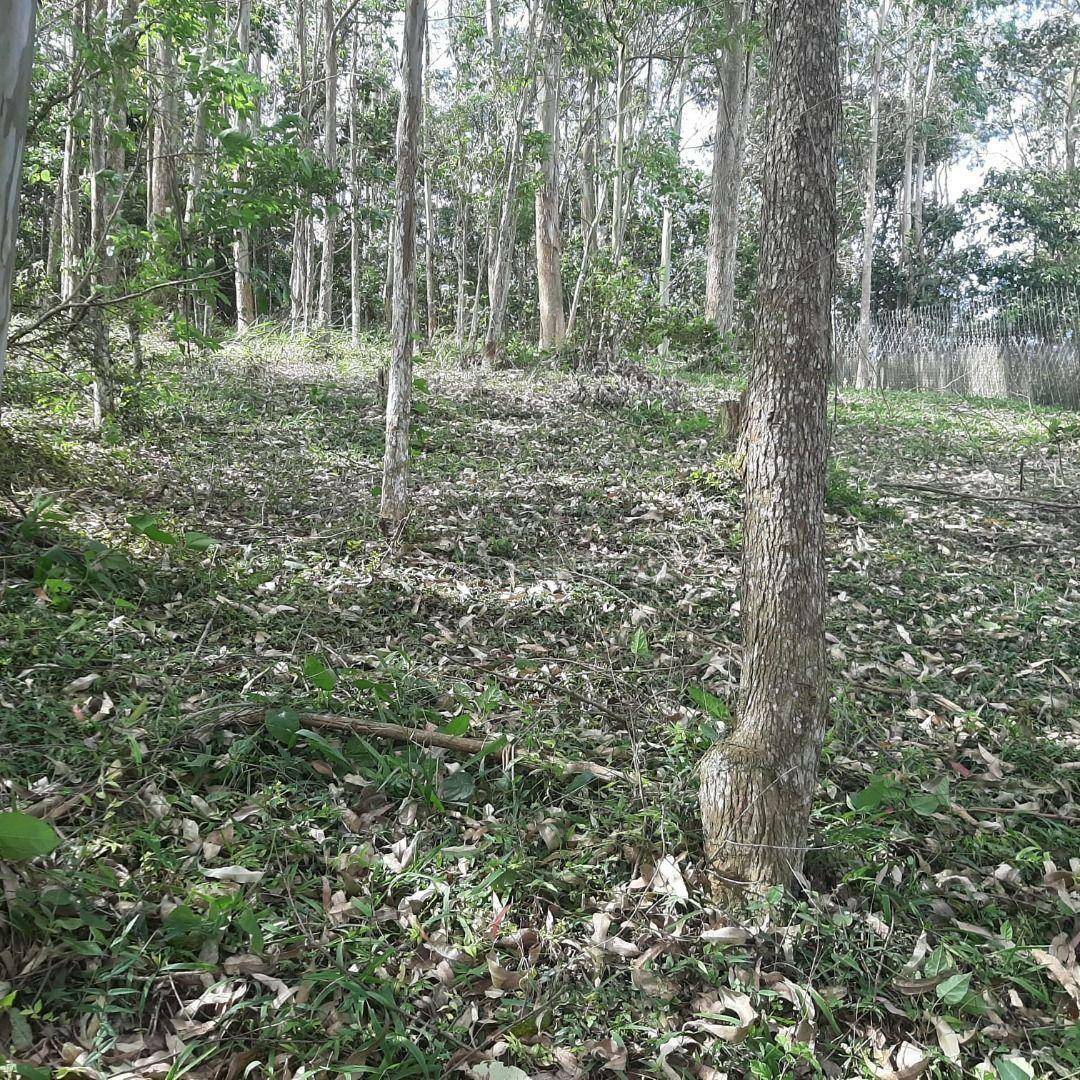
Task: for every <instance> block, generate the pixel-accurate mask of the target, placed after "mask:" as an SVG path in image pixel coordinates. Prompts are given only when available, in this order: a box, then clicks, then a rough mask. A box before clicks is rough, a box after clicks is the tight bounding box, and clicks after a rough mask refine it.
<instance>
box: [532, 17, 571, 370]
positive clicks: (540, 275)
mask: <svg viewBox="0 0 1080 1080" xmlns="http://www.w3.org/2000/svg"><path fill="white" fill-rule="evenodd" d="M541 18H542V19H543V26H542V29H541V33H542V34H543V50H544V64H543V68H542V71H541V74H540V80H539V82H540V86H539V100H538V102H537V122H538V125H539V128H540V130H541V131H542V132H543V134H544V139H545V142H544V148H543V154H542V156H541V159H540V179H539V183H538V184H537V187H536V200H535V201H536V288H537V297H538V300H539V307H540V348H541V349H554V348H558V347H559V346H560V345H562V343H563V342H564V341H565V340H566V313H565V311H564V309H563V280H562V235H561V230H560V227H559V157H558V141H559V112H558V110H559V67H560V54H561V48H560V46H559V42H558V40H557V34H558V29H557V28H556V26H555V24H554V20H553V17H552V11H551V0H546V2H545V3H544V5H543V12H542V15H541Z"/></svg>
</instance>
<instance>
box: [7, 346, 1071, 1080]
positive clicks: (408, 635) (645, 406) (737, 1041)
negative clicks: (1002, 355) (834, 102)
mask: <svg viewBox="0 0 1080 1080" xmlns="http://www.w3.org/2000/svg"><path fill="white" fill-rule="evenodd" d="M381 360H382V353H381V351H380V349H379V348H378V347H376V346H372V347H371V348H370V349H365V350H361V351H360V352H355V351H352V350H349V349H347V348H345V347H343V346H340V345H337V344H334V343H331V344H329V345H318V344H315V343H308V342H291V343H290V342H283V341H281V340H279V339H276V338H272V337H263V338H258V339H254V340H252V341H250V342H249V343H248V344H247V345H246V346H245V347H244V348H243V349H239V348H237V349H234V350H233V351H232V352H231V353H227V354H226V355H224V356H220V357H217V358H213V359H200V360H198V361H197V362H191V363H185V362H181V361H179V360H177V359H175V358H169V357H164V358H159V359H158V367H156V368H155V370H156V371H159V372H160V373H159V374H157V375H155V376H154V378H153V379H152V380H150V381H148V382H147V384H146V386H145V389H143V390H142V391H140V393H139V394H137V395H136V394H134V393H132V394H129V396H128V399H127V401H126V404H125V417H124V420H123V422H121V423H119V424H117V425H115V426H112V427H110V428H108V429H107V430H106V431H105V432H103V433H101V434H100V435H93V434H92V433H90V432H89V431H88V430H87V428H86V427H85V426H84V425H83V424H82V422H81V421H79V420H77V419H76V418H75V412H74V399H68V398H65V397H64V396H62V395H59V394H58V393H57V387H56V386H55V385H47V384H46V383H45V382H40V381H39V380H38V379H37V378H36V377H32V376H31V375H30V374H28V373H21V374H19V373H17V374H16V377H15V379H14V384H13V385H14V388H15V393H16V397H17V401H16V404H15V407H14V408H13V409H11V410H10V412H9V413H8V414H7V416H6V418H5V419H6V422H7V423H8V425H9V430H8V432H7V433H6V434H5V435H4V436H3V438H4V439H5V444H4V447H3V452H4V457H5V459H6V463H5V466H4V472H5V474H6V475H5V477H4V480H5V481H8V480H10V482H11V490H12V495H11V498H10V499H8V500H7V505H5V506H4V508H3V511H2V512H0V514H2V516H3V517H4V518H6V519H7V520H6V522H5V524H4V526H3V528H4V532H3V540H4V552H3V560H2V562H0V568H2V569H0V575H2V586H0V587H2V589H3V592H2V597H0V711H2V715H3V735H4V745H5V750H6V753H5V755H4V759H3V761H2V762H0V778H2V780H3V789H4V793H5V801H6V804H7V807H8V808H16V809H27V808H32V809H33V810H34V812H35V813H37V814H39V815H42V816H45V817H47V818H49V819H50V820H52V821H53V822H54V823H55V825H56V827H57V829H58V830H59V831H60V833H61V834H62V836H63V844H62V845H61V847H60V848H59V849H58V850H57V851H56V852H55V854H54V855H53V856H50V857H49V858H47V859H43V860H38V861H37V862H36V863H33V864H30V865H22V866H19V867H14V866H8V867H5V868H4V875H3V877H4V886H5V912H4V925H3V929H2V931H0V978H2V979H3V980H4V982H5V983H6V984H7V986H8V990H7V991H5V993H7V994H8V996H7V997H6V998H4V999H3V1001H2V1003H0V1004H2V1005H3V1007H4V1012H3V1014H2V1016H0V1042H2V1043H4V1044H6V1045H7V1047H8V1050H9V1052H10V1055H11V1057H12V1058H13V1059H17V1060H19V1061H22V1062H25V1063H30V1064H36V1065H38V1066H41V1067H45V1068H49V1067H58V1066H62V1065H65V1064H66V1065H68V1066H73V1067H74V1069H75V1073H73V1074H72V1075H87V1076H99V1075H100V1076H121V1075H123V1076H169V1077H179V1076H184V1075H192V1076H221V1077H228V1078H229V1080H232V1078H235V1077H241V1076H264V1075H274V1076H293V1075H301V1074H302V1075H307V1076H311V1075H318V1074H319V1073H320V1072H322V1071H326V1072H329V1073H331V1074H334V1075H372V1076H393V1077H406V1076H423V1075H430V1076H437V1075H441V1074H443V1073H444V1072H445V1071H446V1070H448V1069H449V1068H452V1067H453V1068H459V1069H460V1070H461V1071H462V1072H465V1073H470V1072H471V1074H472V1075H475V1076H491V1077H495V1076H502V1077H510V1076H520V1075H522V1074H521V1073H518V1072H513V1071H512V1070H513V1069H514V1068H516V1069H520V1070H523V1072H524V1074H525V1075H528V1076H544V1075H546V1076H562V1077H573V1076H581V1075H587V1074H590V1073H593V1072H597V1071H600V1070H608V1071H612V1072H616V1073H617V1072H620V1071H625V1072H627V1073H629V1074H630V1075H666V1076H675V1077H680V1076H700V1077H719V1076H723V1075H728V1076H732V1077H737V1076H749V1075H753V1076H756V1077H774V1076H775V1077H780V1076H790V1075H806V1076H815V1075H825V1076H877V1077H915V1076H918V1075H925V1076H949V1075H959V1074H963V1075H976V1074H977V1073H978V1072H979V1071H980V1070H981V1071H982V1072H985V1074H986V1075H989V1076H1000V1077H1002V1078H1006V1080H1016V1078H1021V1077H1023V1076H1030V1075H1033V1074H1035V1075H1039V1076H1055V1075H1058V1076H1070V1075H1075V1073H1076V1071H1077V1070H1078V1069H1080V1030H1078V1027H1077V1023H1076V1021H1077V1008H1078V1004H1080V983H1078V982H1077V973H1078V968H1077V959H1076V956H1077V952H1076V950H1077V943H1078V938H1080V934H1078V930H1080V920H1078V915H1080V887H1078V876H1080V859H1078V856H1080V845H1078V843H1077V828H1076V826H1077V817H1078V815H1077V804H1076V790H1077V783H1078V770H1080V710H1078V689H1077V685H1076V680H1077V678H1078V666H1080V665H1078V663H1077V659H1078V652H1080V644H1078V636H1077V628H1076V627H1077V618H1078V613H1080V569H1078V567H1077V551H1078V540H1080V510H1078V509H1077V506H1076V496H1075V490H1076V480H1077V477H1078V474H1080V472H1078V465H1080V453H1078V443H1080V439H1078V435H1080V428H1078V425H1077V422H1076V419H1075V417H1073V416H1070V415H1069V414H1064V413H1062V414H1057V415H1055V414H1052V413H1048V412H1041V411H1040V412H1032V411H1030V410H1027V409H1025V408H1024V407H1022V406H1019V405H990V404H986V403H980V404H976V403H971V402H957V401H950V400H935V399H930V398H920V397H915V396H904V395H890V396H888V397H884V398H878V397H872V396H869V395H866V396H862V397H857V396H853V397H852V398H851V399H850V400H848V399H845V400H843V401H837V402H836V403H835V406H834V408H833V420H834V425H835V430H834V440H833V441H834V454H835V459H836V464H835V465H834V467H833V469H832V472H831V474H830V480H829V491H828V496H829V511H830V529H829V535H830V548H831V551H830V560H831V577H830V581H831V595H832V602H831V613H830V628H829V644H830V651H831V657H832V661H833V688H834V699H833V716H834V725H833V729H832V731H831V734H830V736H829V741H828V745H827V748H826V756H825V763H824V769H823V776H822V781H821V790H820V793H819V798H818V801H817V808H816V811H815V817H814V822H813V839H812V843H813V850H812V851H811V853H810V857H809V859H808V866H807V875H808V879H809V880H808V882H807V885H808V886H809V890H808V891H804V894H803V895H802V896H800V897H796V898H791V897H782V896H779V895H777V896H774V897H772V898H771V899H770V902H769V903H762V904H761V905H759V906H757V907H756V908H755V909H754V910H753V911H751V912H748V913H741V914H735V913H731V912H724V911H717V910H715V909H714V908H713V907H711V906H710V903H709V901H708V898H707V897H706V896H705V895H704V894H703V892H702V888H701V878H700V874H699V872H698V865H699V850H698V844H697V837H696V821H695V804H694V762H695V761H696V759H697V758H698V757H699V755H700V754H701V752H702V751H703V749H704V748H705V746H706V745H707V744H708V742H709V740H710V739H711V738H712V737H714V736H715V734H716V733H717V732H718V731H722V730H723V727H724V724H725V722H726V719H727V717H728V709H729V707H730V706H731V705H733V704H734V697H735V688H736V686H737V680H738V655H739V651H738V634H737V631H738V599H737V592H736V586H737V580H738V557H739V556H738V552H739V546H740V539H741V538H740V526H739V516H738V480H737V476H736V473H735V469H734V465H733V462H732V460H731V457H730V454H729V452H728V448H727V447H726V446H725V443H724V440H723V437H722V436H721V434H720V432H719V429H718V425H717V423H716V418H717V416H718V415H719V411H720V404H719V403H720V402H721V401H722V400H723V399H724V398H725V397H727V396H728V392H727V391H725V390H724V388H722V387H720V386H717V385H714V384H713V383H712V382H711V381H709V380H705V379H699V380H697V381H695V382H693V383H689V382H683V383H679V384H669V383H659V382H651V381H649V380H647V379H643V380H639V381H638V382H637V383H635V385H633V386H630V387H626V386H621V385H618V384H616V383H611V384H610V385H601V384H599V383H597V381H596V380H581V379H575V378H572V377H570V376H567V375H563V374H558V373H553V372H550V371H546V370H543V369H538V370H534V371H530V372H499V373H485V374H483V375H481V376H477V375H476V374H475V373H473V372H461V371H459V370H457V369H456V368H454V367H453V366H452V365H449V364H441V363H439V362H437V361H434V360H430V361H428V362H427V363H425V364H421V365H420V366H418V369H417V374H418V376H419V378H418V381H417V398H418V401H417V416H416V430H415V433H414V439H413V444H414V452H415V487H416V499H415V512H414V514H413V517H412V519H411V520H410V522H409V524H408V527H407V529H406V532H405V535H404V536H403V537H402V538H401V541H400V543H399V544H390V543H388V542H386V541H385V540H383V539H382V538H381V537H380V536H379V535H378V532H377V529H376V528H375V512H376V509H377V484H378V480H379V475H380V458H381V445H382V438H381V414H380V406H379V402H378V397H377V386H376V382H375V379H374V371H375V369H376V365H377V364H378V363H379V362H381ZM958 492H959V493H966V494H967V495H975V496H978V498H966V497H959V496H958V494H957V493H958ZM239 705H247V706H249V707H250V706H252V705H260V706H263V707H265V708H266V709H268V710H270V711H271V716H270V720H269V721H268V723H266V724H265V725H257V726H252V725H250V724H246V723H243V722H240V721H239V720H237V719H236V718H235V714H236V707H237V706H239ZM312 712H315V713H327V712H336V713H341V714H345V715H350V716H356V717H361V718H367V719H373V720H382V721H388V722H392V723H397V724H402V725H407V726H410V727H416V728H430V729H440V730H443V731H445V732H448V733H451V734H457V735H466V736H473V737H477V738H480V739H485V740H488V741H496V747H495V748H494V750H493V752H491V753H488V754H485V755H477V756H476V757H473V758H471V759H470V758H468V757H462V756H455V755H454V754H451V753H446V752H443V751H428V750H423V749H420V748H417V747H411V746H404V747H403V746H401V745H395V744H392V743H388V742H385V741H379V740H375V739H366V738H362V737H357V736H351V737H350V736H340V735H333V734H332V733H329V732H327V731H325V730H322V729H317V728H315V727H314V726H310V727H305V726H304V722H303V716H304V714H305V713H312ZM504 742H505V743H507V744H509V745H508V746H505V747H503V746H502V744H503V743H504ZM500 747H501V748H500ZM515 755H516V756H517V760H515ZM525 757H528V758H529V759H530V760H529V761H526V760H525ZM536 759H541V761H542V763H543V767H535V764H534V763H535V760H536ZM500 1069H501V1071H500ZM508 1069H510V1070H511V1071H507V1070H508ZM302 1070H306V1071H303V1072H301V1071H302ZM24 1071H25V1072H27V1073H29V1074H32V1070H30V1069H29V1065H28V1066H27V1067H26V1068H25V1069H24Z"/></svg>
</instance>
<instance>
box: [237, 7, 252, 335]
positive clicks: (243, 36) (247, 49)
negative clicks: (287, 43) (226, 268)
mask: <svg viewBox="0 0 1080 1080" xmlns="http://www.w3.org/2000/svg"><path fill="white" fill-rule="evenodd" d="M239 21H240V30H239V35H238V39H239V40H238V42H237V45H238V48H239V53H240V63H241V64H242V65H243V68H244V70H245V71H250V70H251V0H240V20H239ZM236 126H237V127H238V128H239V129H240V130H241V131H243V132H246V131H248V130H249V124H248V117H247V116H246V115H238V116H237V117H236ZM233 264H234V275H233V276H234V284H235V287H236V332H237V333H238V334H242V333H244V332H245V331H246V330H250V329H251V327H253V326H254V325H255V319H256V312H255V289H254V287H253V286H252V282H251V231H250V230H249V229H237V230H236V238H235V240H234V242H233Z"/></svg>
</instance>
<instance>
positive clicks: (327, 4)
mask: <svg viewBox="0 0 1080 1080" xmlns="http://www.w3.org/2000/svg"><path fill="white" fill-rule="evenodd" d="M323 24H324V28H323V41H324V48H325V49H326V57H325V68H324V78H325V82H326V110H325V113H324V115H323V164H324V165H325V166H326V167H327V168H328V169H336V168H337V77H338V57H337V37H336V35H335V33H334V29H335V26H334V0H324V2H323ZM324 212H325V214H324V218H323V247H322V265H321V268H320V272H319V326H321V327H323V328H324V329H329V328H330V326H331V325H332V324H333V320H334V241H335V240H336V238H337V204H336V203H335V202H334V199H333V197H332V196H328V197H327V199H326V202H325V206H324Z"/></svg>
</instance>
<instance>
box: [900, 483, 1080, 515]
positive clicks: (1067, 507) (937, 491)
mask: <svg viewBox="0 0 1080 1080" xmlns="http://www.w3.org/2000/svg"><path fill="white" fill-rule="evenodd" d="M882 486H883V487H890V488H897V489H899V490H900V491H925V492H927V493H928V494H930V495H945V496H947V497H948V498H950V499H960V500H961V501H967V502H989V503H1010V502H1011V503H1023V504H1024V505H1025V506H1030V507H1033V508H1034V509H1036V510H1064V511H1076V510H1080V503H1063V502H1045V501H1044V500H1042V499H1033V498H1031V497H1030V496H1029V495H980V494H979V493H978V492H975V491H958V490H957V489H956V488H946V487H937V486H936V485H934V484H890V483H886V484H883V485H882Z"/></svg>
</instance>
